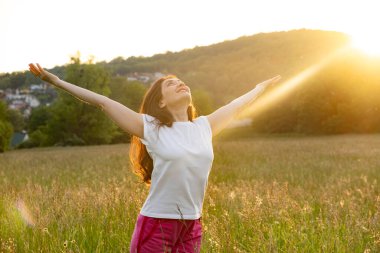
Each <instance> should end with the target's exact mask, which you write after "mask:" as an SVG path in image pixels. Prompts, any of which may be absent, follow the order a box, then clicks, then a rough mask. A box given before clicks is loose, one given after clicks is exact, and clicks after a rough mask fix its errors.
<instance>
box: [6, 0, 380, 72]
mask: <svg viewBox="0 0 380 253" xmlns="http://www.w3.org/2000/svg"><path fill="white" fill-rule="evenodd" d="M0 7H1V8H0V29H1V30H2V31H3V34H4V36H5V40H4V41H3V42H5V46H1V47H0V74H5V73H12V72H19V71H21V72H22V71H27V70H28V64H29V63H36V62H38V63H40V64H41V65H42V66H43V67H45V68H48V69H50V68H53V67H54V66H62V65H65V64H67V63H69V61H70V57H71V56H74V55H75V54H76V53H77V52H78V51H79V52H80V54H81V61H86V60H88V59H89V58H91V57H94V62H101V61H106V62H109V61H111V60H112V59H115V58H117V57H123V58H128V57H131V56H136V57H138V56H143V57H151V56H153V55H155V54H161V53H166V52H168V51H171V52H180V51H182V50H185V49H192V48H194V47H197V46H209V45H213V44H217V43H221V42H224V41H230V40H235V39H238V38H240V37H243V36H253V35H256V34H259V33H272V32H280V31H290V30H299V29H307V30H323V31H336V32H341V33H344V34H347V35H349V36H352V37H353V38H354V39H355V40H356V41H359V40H360V41H359V42H358V43H356V44H357V45H359V47H361V48H364V49H366V48H367V49H371V51H372V52H376V53H379V54H380V52H379V51H380V46H378V45H379V44H380V43H379V36H378V35H374V34H373V32H372V31H373V30H374V29H376V24H378V23H380V17H378V15H376V10H377V9H376V8H375V7H376V1H373V0H366V1H364V2H363V1H362V2H358V1H353V2H348V3H343V2H342V3H339V2H329V1H327V0H323V1H318V2H317V1H315V2H311V3H304V2H302V1H300V0H291V1H288V2H286V3H277V2H276V1H275V0H271V1H266V2H264V3H261V2H260V3H251V2H247V1H243V0H238V1H237V2H234V3H230V2H229V1H220V2H218V3H217V7H218V11H215V7H216V6H215V4H214V3H212V2H211V1H210V2H202V1H200V0H198V1H193V2H191V4H190V3H186V2H185V3H178V2H176V1H174V0H164V1H163V2H160V3H157V2H153V1H149V0H143V1H140V2H138V3H134V2H133V3H126V2H121V1H118V0H110V1H109V2H107V4H103V2H93V1H92V2H90V1H81V2H79V3H76V2H75V1H74V0H68V1H66V2H64V3H63V2H62V3H61V2H58V3H54V4H52V3H51V2H49V1H48V0H35V1H33V2H30V1H26V0H0ZM57 9H59V12H56V11H54V10H57ZM41 10H42V11H41ZM353 16H355V17H357V18H355V19H353V18H352V17H353ZM374 19H376V20H374ZM47 21H48V22H47ZM44 34H46V35H45V36H44ZM374 36H377V37H374ZM157 38H158V39H157ZM150 41H153V43H149V42H150ZM147 42H148V43H147ZM369 42H371V43H372V44H371V45H369V44H368V43H369ZM374 49H376V50H374Z"/></svg>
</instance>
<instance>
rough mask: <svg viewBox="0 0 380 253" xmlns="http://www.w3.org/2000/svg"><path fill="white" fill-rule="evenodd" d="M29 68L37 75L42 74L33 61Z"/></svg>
mask: <svg viewBox="0 0 380 253" xmlns="http://www.w3.org/2000/svg"><path fill="white" fill-rule="evenodd" d="M29 69H30V71H31V72H32V73H33V75H35V76H39V75H40V71H39V70H38V69H37V68H36V67H35V66H34V65H33V64H32V63H30V64H29Z"/></svg>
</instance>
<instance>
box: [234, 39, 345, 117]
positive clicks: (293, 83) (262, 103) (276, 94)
mask: <svg viewBox="0 0 380 253" xmlns="http://www.w3.org/2000/svg"><path fill="white" fill-rule="evenodd" d="M347 50H349V47H348V46H345V47H342V48H340V49H338V50H336V51H334V52H333V53H331V54H330V55H329V56H327V57H325V58H324V59H322V60H321V61H320V62H318V63H316V64H314V65H312V66H310V67H309V68H307V69H306V70H304V71H302V72H301V73H299V74H298V75H296V76H295V77H293V78H291V79H289V80H287V81H286V82H284V83H281V80H280V84H278V85H277V87H276V88H274V89H273V90H272V91H271V92H268V93H264V94H263V96H262V97H260V99H259V100H258V101H257V102H254V104H253V105H252V106H250V107H249V108H247V109H246V110H244V111H243V112H242V113H241V114H240V115H239V118H243V117H248V116H249V117H252V115H257V114H259V113H261V112H262V111H263V110H264V109H266V108H268V106H270V105H271V104H273V103H276V102H277V101H278V100H279V99H281V98H284V97H285V96H286V95H287V94H289V93H290V92H292V91H293V90H294V88H296V87H297V86H299V85H300V84H301V83H302V82H304V81H305V80H307V79H308V78H310V77H311V76H312V75H314V74H315V73H317V72H318V71H320V70H321V69H322V68H323V67H325V66H326V65H327V64H329V63H330V62H331V61H332V60H333V59H335V58H336V57H338V56H340V55H342V54H343V53H345V52H346V51H347ZM279 74H280V73H279ZM305 83H306V82H305ZM275 85H276V84H275Z"/></svg>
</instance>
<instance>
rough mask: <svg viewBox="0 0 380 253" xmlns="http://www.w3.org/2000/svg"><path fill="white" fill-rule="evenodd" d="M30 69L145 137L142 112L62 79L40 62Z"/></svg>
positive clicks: (121, 126)
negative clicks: (44, 67)
mask: <svg viewBox="0 0 380 253" xmlns="http://www.w3.org/2000/svg"><path fill="white" fill-rule="evenodd" d="M29 70H30V71H31V72H32V73H33V74H34V75H35V76H37V77H39V78H41V79H42V80H44V81H46V82H48V83H50V84H52V85H54V86H56V87H58V88H61V89H63V90H65V91H67V92H68V93H70V94H71V95H73V96H74V97H76V98H78V99H79V100H81V101H83V102H85V103H88V104H91V105H94V106H96V107H98V108H100V109H101V110H102V111H104V112H105V113H106V114H107V116H108V117H109V118H111V119H112V120H113V121H114V122H115V123H116V124H117V125H118V126H119V127H120V128H121V129H123V130H124V131H126V132H128V133H130V134H132V135H136V136H137V137H140V138H143V135H144V125H143V119H142V114H140V113H137V112H135V111H133V110H131V109H129V108H128V107H126V106H124V105H122V104H120V103H119V102H116V101H114V100H112V99H110V98H108V97H106V96H103V95H100V94H98V93H96V92H93V91H90V90H87V89H84V88H82V87H79V86H77V85H74V84H71V83H68V82H66V81H63V80H60V79H59V78H58V77H57V76H56V75H53V74H52V73H50V72H48V71H46V70H44V69H43V68H42V67H41V66H40V65H39V64H38V63H37V66H35V65H34V64H32V63H31V64H29Z"/></svg>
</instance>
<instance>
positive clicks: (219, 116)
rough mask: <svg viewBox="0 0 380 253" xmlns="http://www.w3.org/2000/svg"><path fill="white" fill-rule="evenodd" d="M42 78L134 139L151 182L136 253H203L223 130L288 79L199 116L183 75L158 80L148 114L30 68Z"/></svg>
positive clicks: (136, 161) (147, 99)
mask: <svg viewBox="0 0 380 253" xmlns="http://www.w3.org/2000/svg"><path fill="white" fill-rule="evenodd" d="M29 66H30V71H31V72H32V73H33V74H34V75H35V76H37V77H40V78H41V79H42V80H44V81H46V82H48V83H51V84H52V85H54V86H56V87H58V88H61V89H63V90H65V91H67V92H69V93H71V94H72V95H74V96H75V97H77V98H79V99H81V100H83V101H85V102H87V103H89V104H92V105H94V106H97V107H99V108H100V109H101V110H102V111H104V112H105V113H106V114H107V115H108V116H109V117H110V118H111V119H112V120H113V121H114V122H115V123H116V124H117V125H118V126H119V127H120V128H122V129H123V130H125V131H126V132H128V133H130V134H132V135H133V137H132V142H131V147H130V159H131V161H132V165H133V168H134V171H135V173H136V174H138V175H139V176H140V177H141V178H142V180H143V181H144V182H145V183H147V184H150V190H149V195H148V197H147V199H146V201H145V203H144V205H143V207H142V209H141V211H140V214H139V216H138V217H137V222H136V226H135V229H134V232H133V235H132V241H131V247H130V251H131V252H139V253H140V252H200V246H201V238H202V225H201V214H202V205H203V199H204V193H205V191H206V186H207V180H208V175H209V172H210V169H211V166H212V162H213V159H214V154H213V149H212V137H213V136H215V135H216V134H218V133H219V132H220V131H221V130H223V129H224V128H225V127H226V126H227V125H228V124H229V123H230V122H231V121H232V120H233V119H234V118H235V117H236V116H237V115H238V114H239V113H241V112H242V111H243V110H244V109H245V108H247V106H248V105H249V104H250V103H251V102H252V101H254V100H255V99H256V98H257V96H258V95H259V94H261V93H262V92H263V91H264V90H265V88H266V87H268V86H269V85H271V84H273V83H275V82H277V81H278V80H279V79H280V76H276V77H274V78H272V79H269V80H266V81H264V82H262V83H260V84H258V85H256V87H255V88H254V89H253V90H251V91H249V92H248V93H246V94H244V95H242V96H240V97H238V98H237V99H235V100H233V101H232V102H230V103H228V104H227V105H225V106H222V107H221V108H219V109H217V110H216V111H215V112H213V113H211V114H209V115H207V116H200V117H196V112H195V108H194V107H193V105H192V97H191V92H190V88H189V87H188V86H187V85H186V84H184V83H183V82H182V81H181V80H180V79H178V78H177V77H176V76H173V75H168V76H165V77H162V78H160V79H158V80H157V81H155V82H154V83H153V84H152V85H151V87H150V88H149V90H148V91H147V92H146V94H145V96H144V100H143V103H142V105H141V109H140V113H136V112H134V111H133V110H131V109H129V108H127V107H125V106H124V105H122V104H120V103H118V102H116V101H113V100H111V99H109V98H107V97H105V96H103V95H99V94H97V93H94V92H92V91H89V90H87V89H84V88H81V87H78V86H76V85H73V84H71V83H68V82H65V81H63V80H60V79H59V78H58V77H57V76H55V75H53V74H51V73H49V72H48V71H46V70H44V69H43V68H42V67H41V66H40V65H39V64H38V63H37V66H35V65H34V64H29Z"/></svg>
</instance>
